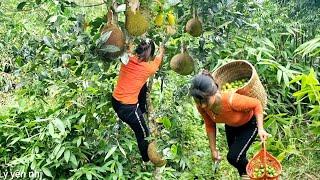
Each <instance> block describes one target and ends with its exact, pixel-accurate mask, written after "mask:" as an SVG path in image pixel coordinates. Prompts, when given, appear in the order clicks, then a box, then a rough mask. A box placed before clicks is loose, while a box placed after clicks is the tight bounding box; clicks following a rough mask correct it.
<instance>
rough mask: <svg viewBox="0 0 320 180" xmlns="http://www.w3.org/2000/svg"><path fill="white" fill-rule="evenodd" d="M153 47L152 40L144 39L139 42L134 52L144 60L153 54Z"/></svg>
mask: <svg viewBox="0 0 320 180" xmlns="http://www.w3.org/2000/svg"><path fill="white" fill-rule="evenodd" d="M155 49H156V48H155V44H154V42H153V40H151V39H146V40H142V41H141V42H140V44H139V45H138V46H137V48H136V49H135V53H136V54H137V56H138V57H139V59H141V60H144V61H146V60H148V59H149V58H150V57H153V56H154V52H155Z"/></svg>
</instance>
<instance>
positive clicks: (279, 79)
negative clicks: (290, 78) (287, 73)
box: [277, 69, 282, 84]
mask: <svg viewBox="0 0 320 180" xmlns="http://www.w3.org/2000/svg"><path fill="white" fill-rule="evenodd" d="M281 78H282V71H281V70H280V69H278V71H277V80H278V83H279V84H280V82H281Z"/></svg>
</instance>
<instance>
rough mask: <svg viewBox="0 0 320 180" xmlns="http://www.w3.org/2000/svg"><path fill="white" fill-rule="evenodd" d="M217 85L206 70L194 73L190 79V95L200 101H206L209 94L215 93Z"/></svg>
mask: <svg viewBox="0 0 320 180" xmlns="http://www.w3.org/2000/svg"><path fill="white" fill-rule="evenodd" d="M217 90H218V85H217V84H216V83H215V82H214V80H213V77H212V76H211V74H210V73H208V72H207V71H203V72H202V73H201V74H198V75H196V76H195V77H194V78H193V79H192V81H191V87H190V89H189V91H190V95H191V96H193V97H194V98H196V99H198V100H200V101H207V99H208V97H209V96H212V95H215V94H216V92H217Z"/></svg>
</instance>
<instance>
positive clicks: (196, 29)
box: [186, 12, 202, 37]
mask: <svg viewBox="0 0 320 180" xmlns="http://www.w3.org/2000/svg"><path fill="white" fill-rule="evenodd" d="M186 32H187V33H189V34H190V35H191V36H193V37H198V36H200V35H201V34H202V23H201V22H200V20H199V18H198V16H197V14H196V12H194V14H193V18H192V19H190V20H189V21H188V22H187V24H186Z"/></svg>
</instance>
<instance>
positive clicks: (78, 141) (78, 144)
mask: <svg viewBox="0 0 320 180" xmlns="http://www.w3.org/2000/svg"><path fill="white" fill-rule="evenodd" d="M80 144H81V137H79V138H78V140H77V147H79V146H80Z"/></svg>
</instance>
